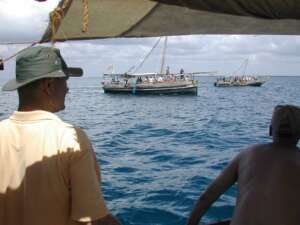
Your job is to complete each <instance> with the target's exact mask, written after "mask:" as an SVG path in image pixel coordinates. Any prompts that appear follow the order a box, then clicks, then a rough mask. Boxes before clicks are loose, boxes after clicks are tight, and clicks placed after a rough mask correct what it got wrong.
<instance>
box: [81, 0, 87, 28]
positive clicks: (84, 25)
mask: <svg viewBox="0 0 300 225" xmlns="http://www.w3.org/2000/svg"><path fill="white" fill-rule="evenodd" d="M82 3H83V18H82V32H83V33H86V32H87V31H88V23H89V8H88V0H82Z"/></svg>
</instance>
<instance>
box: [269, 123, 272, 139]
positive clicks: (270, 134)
mask: <svg viewBox="0 0 300 225" xmlns="http://www.w3.org/2000/svg"><path fill="white" fill-rule="evenodd" d="M269 136H272V125H270V126H269Z"/></svg>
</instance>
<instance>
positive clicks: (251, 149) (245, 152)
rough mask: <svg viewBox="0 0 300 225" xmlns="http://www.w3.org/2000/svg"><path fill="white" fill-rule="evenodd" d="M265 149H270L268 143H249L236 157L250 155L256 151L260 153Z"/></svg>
mask: <svg viewBox="0 0 300 225" xmlns="http://www.w3.org/2000/svg"><path fill="white" fill-rule="evenodd" d="M267 149H270V144H269V143H258V144H253V145H249V146H248V147H246V148H245V149H244V150H242V151H241V152H240V153H239V155H238V157H239V158H243V157H249V156H250V155H256V154H258V153H262V152H263V151H264V150H267Z"/></svg>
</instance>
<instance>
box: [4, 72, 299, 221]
mask: <svg viewBox="0 0 300 225" xmlns="http://www.w3.org/2000/svg"><path fill="white" fill-rule="evenodd" d="M6 79H7V77H1V78H0V85H1V86H2V84H3V82H4V81H5V80H6ZM214 80H215V78H214V77H200V78H199V92H198V96H178V95H174V96H134V95H108V94H104V93H103V91H102V89H101V84H100V82H101V78H98V77H85V78H79V79H76V78H74V79H71V80H70V81H69V87H70V93H69V95H68V97H67V99H66V110H65V111H63V112H60V113H59V116H61V117H62V118H63V119H64V120H66V121H68V122H70V123H73V124H76V125H79V126H80V127H82V128H83V129H84V130H85V131H86V132H87V134H88V136H89V137H90V139H91V141H92V144H93V147H94V150H95V152H96V155H97V160H98V162H99V164H100V165H101V172H102V190H103V193H104V197H105V200H106V203H107V206H108V208H109V209H110V210H111V212H112V213H113V214H114V215H116V216H117V217H118V219H119V220H120V221H121V222H122V223H123V224H124V225H183V224H185V222H186V219H187V217H188V215H189V213H190V212H191V210H192V208H193V205H194V204H195V202H196V200H197V198H198V197H199V195H200V194H201V193H202V192H203V191H204V190H205V188H206V187H207V186H208V185H209V184H210V183H211V182H212V181H213V179H214V178H215V177H216V176H217V175H218V174H219V173H220V171H221V170H222V169H223V168H224V167H225V166H226V165H227V164H228V162H229V161H230V160H231V159H232V158H233V157H234V156H235V155H236V154H237V153H238V152H240V151H242V150H243V149H244V148H245V147H246V146H248V145H251V144H254V143H258V142H270V141H271V139H270V138H269V137H268V126H269V123H270V119H271V114H272V110H273V108H274V106H275V105H277V104H295V105H298V106H299V105H300V99H299V93H300V77H272V78H271V79H270V80H269V81H268V82H267V83H265V84H264V85H263V86H262V87H233V88H217V87H214V86H213V82H214ZM16 107H17V95H16V93H15V92H1V97H0V109H1V110H0V119H3V118H6V117H8V116H9V115H10V113H11V112H12V111H13V110H15V109H16ZM235 195H236V189H235V187H232V188H230V189H229V190H228V191H227V192H226V193H225V194H223V195H222V196H221V197H220V199H219V200H218V201H217V202H216V203H215V204H214V205H213V206H212V208H211V209H210V210H209V211H208V212H207V214H206V215H205V216H204V218H203V219H202V222H205V223H208V222H212V221H217V220H221V219H225V218H230V217H231V216H232V213H233V209H234V204H235Z"/></svg>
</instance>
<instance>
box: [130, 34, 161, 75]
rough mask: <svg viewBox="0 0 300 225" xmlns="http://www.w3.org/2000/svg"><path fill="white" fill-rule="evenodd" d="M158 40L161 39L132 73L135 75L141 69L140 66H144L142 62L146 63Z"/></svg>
mask: <svg viewBox="0 0 300 225" xmlns="http://www.w3.org/2000/svg"><path fill="white" fill-rule="evenodd" d="M160 40H161V37H159V39H158V40H157V41H156V43H155V45H154V46H153V47H152V49H151V50H150V52H149V53H148V54H147V55H146V56H145V58H144V59H143V60H142V62H141V63H140V64H139V65H138V66H137V67H136V69H135V70H134V72H133V73H136V71H138V70H139V69H140V68H141V67H142V65H143V64H144V62H145V61H146V59H147V58H148V57H149V56H150V54H151V53H152V52H153V50H154V49H155V48H156V46H157V45H158V43H159V42H160ZM128 72H129V71H128Z"/></svg>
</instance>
